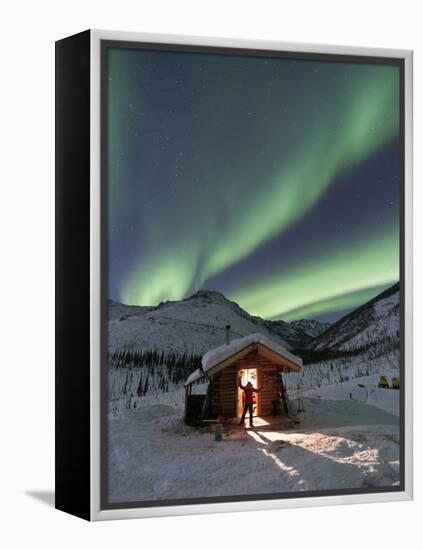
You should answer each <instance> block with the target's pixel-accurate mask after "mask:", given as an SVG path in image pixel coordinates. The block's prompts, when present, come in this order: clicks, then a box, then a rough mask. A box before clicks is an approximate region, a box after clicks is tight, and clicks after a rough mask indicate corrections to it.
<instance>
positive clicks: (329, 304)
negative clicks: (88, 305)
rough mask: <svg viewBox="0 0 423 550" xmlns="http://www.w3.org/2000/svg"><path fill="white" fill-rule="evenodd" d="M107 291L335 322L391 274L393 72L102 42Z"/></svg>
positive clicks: (143, 299) (396, 189) (394, 268)
mask: <svg viewBox="0 0 423 550" xmlns="http://www.w3.org/2000/svg"><path fill="white" fill-rule="evenodd" d="M108 55H109V76H108V107H107V112H108V136H109V137H108V239H109V297H110V298H112V299H114V300H118V301H121V302H123V303H126V304H138V305H156V304H158V303H159V302H160V301H164V300H179V299H181V298H184V297H187V296H189V295H191V294H193V293H194V292H196V291H197V290H199V289H200V288H206V289H210V290H218V291H220V292H223V293H224V294H225V296H226V297H227V298H229V299H231V300H235V301H236V302H237V303H239V304H240V306H241V307H243V308H244V309H246V310H247V311H248V312H249V313H250V314H254V315H260V316H261V317H264V318H267V319H285V320H292V319H299V318H314V319H320V320H330V321H333V320H335V319H336V318H338V317H339V316H341V315H342V314H344V313H345V312H347V311H349V310H351V309H353V308H354V307H356V306H358V305H360V304H362V303H363V302H365V301H367V300H368V299H370V298H372V297H373V296H375V295H376V294H377V293H378V292H380V291H381V290H383V289H384V288H386V287H387V286H390V285H391V284H393V283H394V282H395V281H397V280H398V279H399V198H400V141H399V69H398V68H397V67H394V66H388V65H368V64H357V63H338V62H336V63H335V62H327V61H326V62H324V61H310V60H295V59H276V58H259V57H238V56H226V55H225V56H223V55H211V54H204V53H182V52H172V53H170V52H158V51H156V52H154V51H146V50H136V49H123V48H112V49H109V54H108Z"/></svg>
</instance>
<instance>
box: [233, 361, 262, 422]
mask: <svg viewBox="0 0 423 550" xmlns="http://www.w3.org/2000/svg"><path fill="white" fill-rule="evenodd" d="M238 376H239V378H238V380H240V381H241V385H242V386H246V385H247V384H248V382H251V384H252V385H253V388H255V389H257V388H258V387H259V385H258V382H259V381H258V371H257V369H242V370H240V371H239V375H238ZM259 396H260V394H259V393H254V405H253V416H258V415H259V409H260V403H259V400H260V397H259ZM244 404H245V398H244V391H243V390H242V389H241V388H240V387H238V400H237V416H238V417H239V418H240V417H241V416H242V411H243V410H244Z"/></svg>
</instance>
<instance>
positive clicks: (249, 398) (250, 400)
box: [239, 380, 263, 426]
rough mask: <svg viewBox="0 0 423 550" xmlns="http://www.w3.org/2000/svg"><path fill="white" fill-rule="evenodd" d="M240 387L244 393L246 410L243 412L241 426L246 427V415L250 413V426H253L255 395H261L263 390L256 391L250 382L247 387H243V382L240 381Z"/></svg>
mask: <svg viewBox="0 0 423 550" xmlns="http://www.w3.org/2000/svg"><path fill="white" fill-rule="evenodd" d="M239 387H240V388H241V390H242V391H243V392H244V410H243V412H242V416H241V422H240V425H241V426H243V425H244V421H245V415H246V414H247V411H248V412H249V413H250V426H253V405H254V394H255V393H259V392H260V391H261V390H262V389H263V388H258V389H256V388H254V387H253V385H252V384H251V382H248V383H247V385H246V386H243V385H242V384H241V380H240V381H239Z"/></svg>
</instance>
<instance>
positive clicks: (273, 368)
mask: <svg viewBox="0 0 423 550" xmlns="http://www.w3.org/2000/svg"><path fill="white" fill-rule="evenodd" d="M301 368H302V359H301V358H300V357H297V356H295V355H293V354H292V353H290V352H289V351H287V350H286V349H285V348H283V347H282V346H281V345H279V344H278V343H276V342H274V341H272V340H270V339H269V338H268V337H266V336H264V335H263V334H259V333H255V334H250V335H248V336H244V337H242V338H237V339H236V340H232V341H231V342H229V340H228V339H227V341H226V343H225V344H223V345H222V346H219V347H217V348H214V349H211V350H209V351H208V352H207V353H205V354H204V355H203V357H202V360H201V367H200V368H199V369H197V370H196V371H194V372H193V373H191V374H190V376H189V377H188V379H187V381H186V383H185V422H186V423H187V424H190V425H198V424H202V423H203V422H206V421H212V420H216V419H221V420H222V421H231V420H232V421H234V422H235V421H237V420H238V421H239V418H240V417H241V415H242V410H243V406H244V403H243V398H244V392H243V391H242V389H241V387H240V386H241V385H242V386H245V385H246V384H247V383H248V382H251V383H252V385H253V387H254V388H262V390H261V391H260V392H259V393H256V394H255V396H256V399H255V404H254V413H253V414H254V416H256V417H269V416H273V415H284V412H283V410H282V409H281V407H280V404H281V396H283V395H284V393H285V389H284V385H283V379H282V374H283V373H288V372H299V371H300V370H301ZM200 381H204V382H208V386H207V392H206V393H205V394H201V395H200V394H198V393H196V392H194V391H193V385H195V383H197V382H200Z"/></svg>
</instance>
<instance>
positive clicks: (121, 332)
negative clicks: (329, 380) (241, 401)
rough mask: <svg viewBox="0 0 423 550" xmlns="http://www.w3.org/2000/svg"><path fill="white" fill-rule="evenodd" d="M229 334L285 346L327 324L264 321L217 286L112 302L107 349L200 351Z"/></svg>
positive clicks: (301, 340) (305, 339)
mask: <svg viewBox="0 0 423 550" xmlns="http://www.w3.org/2000/svg"><path fill="white" fill-rule="evenodd" d="M226 325H230V326H231V330H230V338H231V339H234V338H239V337H241V336H247V335H248V334H252V333H256V332H260V333H261V334H264V335H265V336H268V337H269V338H271V339H272V340H274V341H275V342H277V343H278V344H280V345H282V346H284V347H287V348H292V347H305V346H306V345H307V343H308V342H310V341H311V339H312V338H313V337H315V336H316V335H317V334H320V332H322V331H324V330H325V329H326V328H327V326H328V325H325V324H322V323H319V322H317V321H307V320H303V321H294V322H292V323H285V322H284V321H264V320H263V319H261V318H260V317H254V316H252V315H249V314H248V313H247V312H246V311H244V310H243V309H242V308H240V307H239V306H238V304H236V303H235V302H232V301H230V300H228V299H227V298H225V296H224V295H223V294H221V293H220V292H215V291H208V290H200V291H198V292H197V293H196V294H194V295H193V296H191V297H189V298H186V299H185V300H181V301H173V302H171V301H168V302H163V303H161V304H159V305H158V306H157V307H138V306H125V305H122V304H118V303H116V302H112V301H110V302H109V351H110V352H114V351H116V350H118V349H142V350H146V349H150V350H151V349H160V351H164V352H165V353H171V352H174V353H176V354H178V355H181V354H184V353H186V354H195V355H202V354H203V353H205V352H206V351H207V350H209V349H210V348H213V347H217V346H219V345H221V344H222V343H223V342H224V341H225V326H226Z"/></svg>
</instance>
